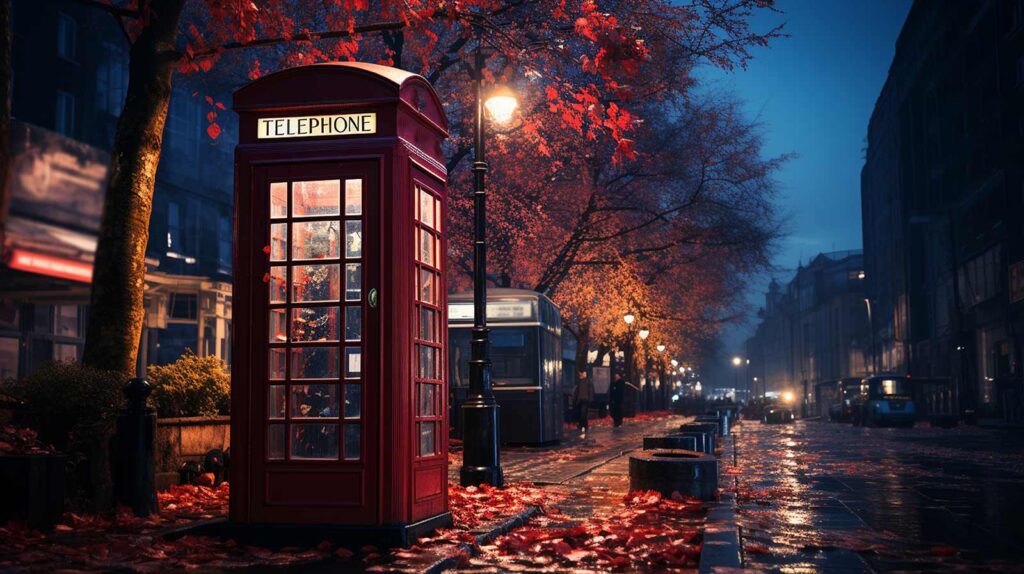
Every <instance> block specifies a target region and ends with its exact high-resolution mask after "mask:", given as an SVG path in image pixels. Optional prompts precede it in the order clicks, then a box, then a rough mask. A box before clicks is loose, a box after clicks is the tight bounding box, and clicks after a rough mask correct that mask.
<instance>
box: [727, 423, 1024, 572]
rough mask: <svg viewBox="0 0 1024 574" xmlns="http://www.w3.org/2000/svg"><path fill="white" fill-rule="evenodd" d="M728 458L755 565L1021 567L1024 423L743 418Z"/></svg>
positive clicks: (802, 568)
mask: <svg viewBox="0 0 1024 574" xmlns="http://www.w3.org/2000/svg"><path fill="white" fill-rule="evenodd" d="M735 430H736V432H735V433H734V438H735V450H736V457H735V462H734V460H733V457H732V456H731V454H732V453H728V455H727V456H726V457H724V458H723V461H722V471H723V472H722V477H723V481H724V482H723V487H727V488H733V489H735V490H736V493H737V500H738V505H739V508H738V510H739V516H740V520H741V527H742V529H743V532H742V535H743V550H744V558H745V560H746V564H747V565H748V566H751V567H755V568H764V569H766V570H769V571H784V572H818V571H822V572H824V571H827V572H861V571H872V570H873V571H879V572H890V571H918V570H928V571H949V570H954V569H956V570H962V571H979V570H981V571H997V572H1002V571H1005V572H1010V571H1015V572H1019V571H1021V565H1020V564H1021V560H1024V448H1022V447H1024V432H1020V431H997V430H987V429H976V428H959V429H951V430H943V429H930V428H914V429H878V428H854V427H852V426H850V425H845V424H835V423H826V422H810V421H799V422H797V423H796V424H793V425H764V424H761V423H758V422H750V421H747V422H744V423H742V424H740V425H738V426H737V428H736V429H735Z"/></svg>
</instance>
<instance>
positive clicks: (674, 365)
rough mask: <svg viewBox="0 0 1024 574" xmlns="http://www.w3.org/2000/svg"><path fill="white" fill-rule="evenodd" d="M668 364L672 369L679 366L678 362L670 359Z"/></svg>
mask: <svg viewBox="0 0 1024 574" xmlns="http://www.w3.org/2000/svg"><path fill="white" fill-rule="evenodd" d="M669 362H670V363H672V366H673V367H678V366H679V361H677V360H675V359H672V360H671V361H669Z"/></svg>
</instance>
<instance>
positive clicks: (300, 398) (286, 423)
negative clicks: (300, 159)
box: [265, 178, 364, 460]
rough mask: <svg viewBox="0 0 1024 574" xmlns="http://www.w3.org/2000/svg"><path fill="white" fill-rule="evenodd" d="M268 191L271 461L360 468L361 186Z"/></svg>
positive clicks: (307, 184)
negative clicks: (354, 464) (355, 463)
mask: <svg viewBox="0 0 1024 574" xmlns="http://www.w3.org/2000/svg"><path fill="white" fill-rule="evenodd" d="M343 181H344V186H342V182H343ZM270 188H271V189H270V194H269V195H270V202H269V203H270V205H269V211H270V219H271V220H272V223H271V224H270V225H271V227H270V230H271V233H270V242H269V248H268V249H267V255H268V260H269V261H271V262H273V263H275V265H272V266H271V268H270V270H269V271H270V272H269V273H268V274H267V276H268V280H267V283H268V291H267V297H268V298H267V300H266V301H267V303H268V305H269V309H268V312H269V322H268V327H269V329H268V331H269V333H268V335H269V336H268V340H269V342H270V345H271V347H270V349H269V354H268V379H269V380H268V384H267V390H266V393H267V394H266V395H265V396H266V397H267V415H266V416H267V424H268V426H267V453H266V456H267V459H268V460H359V459H360V457H361V456H362V429H361V424H362V419H361V417H362V412H363V406H362V399H363V394H364V393H363V392H362V382H363V381H362V347H361V346H358V345H359V342H360V341H361V340H362V308H361V305H359V304H358V303H357V304H355V305H353V304H351V303H352V302H359V301H361V300H362V287H363V286H362V262H361V258H362V247H363V246H362V233H363V229H362V219H361V216H362V213H363V196H362V191H363V180H362V179H357V178H348V179H344V178H342V179H334V180H330V179H329V180H317V181H299V182H292V183H290V184H289V183H288V182H272V183H271V184H270ZM342 189H344V193H342ZM274 220H277V221H274ZM343 258H344V259H348V260H349V261H348V262H345V263H342V259H343ZM343 273H344V275H343ZM342 289H344V294H343V292H342ZM344 302H349V303H350V304H349V305H345V304H344ZM343 379H344V380H345V381H346V382H345V384H344V385H342V384H341V380H343Z"/></svg>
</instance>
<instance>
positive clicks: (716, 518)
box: [698, 494, 742, 574]
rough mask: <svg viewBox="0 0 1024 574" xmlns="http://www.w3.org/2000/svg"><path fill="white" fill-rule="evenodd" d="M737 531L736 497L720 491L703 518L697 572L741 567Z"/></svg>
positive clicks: (705, 572)
mask: <svg viewBox="0 0 1024 574" xmlns="http://www.w3.org/2000/svg"><path fill="white" fill-rule="evenodd" d="M741 567H742V563H741V561H740V532H739V527H738V526H737V524H736V498H735V497H734V496H733V495H732V494H722V496H721V500H720V501H719V502H717V503H715V504H714V505H712V506H711V507H710V509H709V510H708V516H707V518H706V519H705V520H704V542H703V544H702V545H701V549H700V566H699V567H698V572H699V573H700V574H711V573H713V572H721V571H727V569H734V568H741Z"/></svg>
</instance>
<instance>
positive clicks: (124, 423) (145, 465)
mask: <svg viewBox="0 0 1024 574" xmlns="http://www.w3.org/2000/svg"><path fill="white" fill-rule="evenodd" d="M151 392H153V389H152V387H150V386H149V383H148V382H146V379H131V380H130V381H128V383H127V384H126V385H125V386H124V396H125V398H127V399H128V401H127V405H126V406H125V408H123V409H121V412H120V413H119V414H118V415H117V434H116V435H115V436H114V441H115V443H116V445H117V449H116V451H115V454H116V458H115V460H114V500H115V501H116V502H117V504H120V505H124V506H127V507H129V508H131V509H132V512H134V513H135V516H141V517H145V516H149V515H150V514H155V513H156V512H157V510H158V508H157V504H156V481H155V480H154V466H155V458H154V452H155V450H156V447H155V443H156V410H155V409H152V408H150V407H149V406H147V405H146V399H147V398H148V397H149V394H150V393H151Z"/></svg>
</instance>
